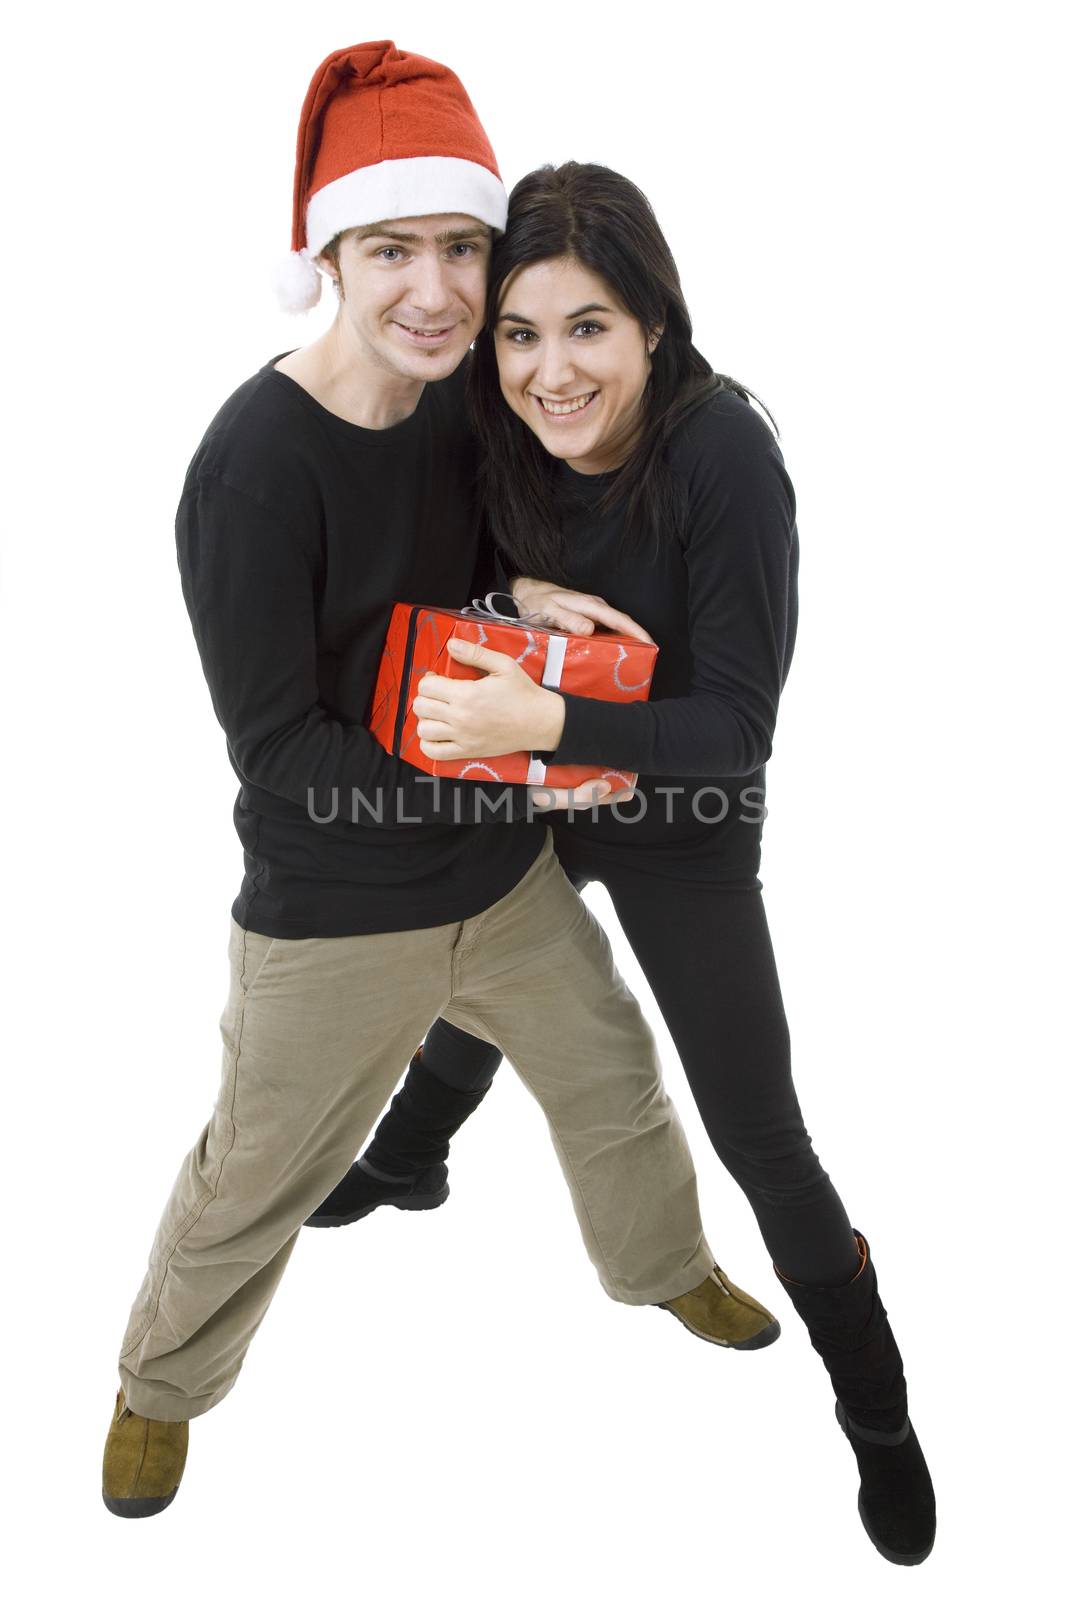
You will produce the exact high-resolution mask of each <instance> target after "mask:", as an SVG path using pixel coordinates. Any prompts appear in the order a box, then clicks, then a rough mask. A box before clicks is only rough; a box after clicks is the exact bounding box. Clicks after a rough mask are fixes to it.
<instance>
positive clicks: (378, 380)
mask: <svg viewBox="0 0 1067 1600" xmlns="http://www.w3.org/2000/svg"><path fill="white" fill-rule="evenodd" d="M275 370H276V371H277V372H284V373H285V375H286V376H287V377H289V378H292V379H293V380H294V382H296V383H298V384H300V386H301V388H302V389H306V390H307V392H308V393H309V394H310V395H311V397H312V399H314V400H317V401H318V403H319V405H320V406H324V407H325V408H326V410H327V411H332V412H333V414H334V416H335V417H342V418H343V419H344V421H345V422H353V423H355V425H356V426H357V427H358V428H374V429H382V428H393V427H395V426H396V424H397V423H398V422H403V421H404V419H405V417H410V416H411V413H412V412H413V411H414V410H415V408H416V406H417V405H418V403H419V398H420V396H421V394H422V391H423V389H424V388H425V387H426V385H425V384H424V383H422V382H421V381H420V380H419V379H417V378H402V377H398V376H397V375H396V374H395V373H392V372H389V371H388V370H387V369H385V368H383V367H379V366H375V365H374V364H373V363H372V362H370V361H368V360H367V358H366V356H365V355H364V354H363V352H362V351H361V350H360V349H359V348H358V347H357V345H356V343H355V340H354V337H353V335H352V334H351V333H350V332H349V331H348V330H347V328H346V325H345V323H344V321H343V319H342V318H341V317H340V316H338V318H337V319H336V321H335V322H334V323H333V324H332V325H331V327H329V328H328V329H327V330H326V332H325V333H324V334H322V335H321V336H320V337H319V338H318V339H316V340H314V341H313V343H311V344H309V345H305V346H304V348H303V349H302V350H294V351H292V352H291V354H289V355H287V356H283V357H282V359H281V360H280V361H278V362H275Z"/></svg>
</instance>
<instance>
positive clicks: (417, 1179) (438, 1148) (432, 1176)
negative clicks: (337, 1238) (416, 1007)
mask: <svg viewBox="0 0 1067 1600" xmlns="http://www.w3.org/2000/svg"><path fill="white" fill-rule="evenodd" d="M491 1083H492V1079H490V1080H489V1083H487V1084H486V1085H485V1087H484V1088H481V1089H473V1090H467V1089H456V1088H453V1087H452V1085H451V1084H448V1083H445V1082H444V1080H443V1079H441V1078H438V1077H437V1076H436V1075H435V1074H434V1073H432V1072H430V1071H429V1070H428V1069H427V1068H426V1067H425V1066H424V1065H423V1062H422V1046H421V1045H420V1046H419V1048H418V1049H417V1050H416V1052H415V1054H414V1056H413V1057H412V1059H411V1064H410V1066H409V1067H408V1070H407V1076H406V1077H405V1079H404V1082H403V1084H402V1085H401V1087H400V1089H399V1091H398V1092H397V1093H396V1094H395V1095H394V1096H393V1099H392V1103H391V1105H390V1107H389V1109H388V1111H387V1112H386V1113H385V1116H384V1117H383V1118H382V1120H381V1122H380V1123H379V1124H378V1127H377V1129H376V1131H375V1134H374V1138H373V1139H372V1141H371V1143H370V1144H369V1145H368V1146H367V1149H366V1150H365V1151H364V1152H363V1154H362V1156H360V1158H359V1160H358V1161H357V1162H355V1163H354V1165H353V1166H351V1167H350V1168H349V1170H348V1171H347V1172H346V1173H345V1175H344V1177H343V1178H342V1179H341V1181H340V1183H339V1184H338V1185H337V1186H336V1188H334V1189H331V1191H330V1193H329V1194H328V1195H327V1196H326V1198H325V1200H323V1201H322V1203H321V1204H320V1205H319V1206H317V1207H316V1209H315V1210H314V1211H313V1212H312V1213H311V1216H310V1217H308V1219H307V1221H306V1222H305V1224H304V1226H305V1227H307V1228H336V1227H343V1226H344V1225H345V1224H346V1223H349V1222H358V1221H359V1219H360V1218H361V1217H365V1216H368V1215H369V1214H370V1212H372V1211H376V1210H377V1209H378V1207H379V1206H395V1207H396V1208H397V1210H398V1211H429V1210H432V1209H434V1208H435V1207H437V1206H440V1205H443V1204H444V1202H445V1201H446V1200H447V1199H448V1168H447V1167H446V1166H445V1159H446V1157H447V1155H448V1149H449V1140H450V1139H451V1138H452V1136H453V1134H455V1133H456V1131H457V1130H458V1129H459V1128H461V1127H462V1126H463V1124H464V1123H465V1122H466V1120H467V1118H468V1117H469V1116H470V1114H471V1112H472V1111H474V1110H475V1108H476V1107H477V1106H479V1105H480V1104H481V1103H482V1101H483V1100H484V1099H485V1096H486V1094H487V1093H488V1092H489V1088H490V1085H491Z"/></svg>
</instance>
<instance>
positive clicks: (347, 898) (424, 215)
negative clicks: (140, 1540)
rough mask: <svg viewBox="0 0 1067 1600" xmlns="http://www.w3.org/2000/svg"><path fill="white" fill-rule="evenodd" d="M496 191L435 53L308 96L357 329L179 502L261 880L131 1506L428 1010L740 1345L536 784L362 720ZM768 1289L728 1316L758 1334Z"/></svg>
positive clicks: (449, 518) (436, 575) (131, 1449)
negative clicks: (500, 1057)
mask: <svg viewBox="0 0 1067 1600" xmlns="http://www.w3.org/2000/svg"><path fill="white" fill-rule="evenodd" d="M505 210H506V201H505V194H504V189H503V186H502V184H501V182H500V178H499V175H498V173H497V170H496V164H495V160H494V158H493V154H492V151H491V149H490V147H489V144H488V142H487V141H486V139H485V135H484V133H483V131H482V129H481V126H480V124H479V122H478V119H477V117H476V115H475V113H474V110H473V107H472V106H471V104H470V102H469V100H468V99H467V96H466V94H465V93H464V91H463V89H462V86H461V85H460V84H459V83H458V81H457V80H456V79H455V77H454V76H453V75H452V74H451V73H450V72H449V71H448V70H447V69H446V68H444V67H441V66H439V65H437V64H436V63H434V62H430V61H427V60H425V59H422V58H419V57H417V56H412V55H408V54H405V53H404V52H401V51H398V50H396V49H395V47H394V46H393V45H392V44H391V43H379V44H368V45H359V46H355V47H352V48H350V49H347V50H341V51H337V52H335V53H334V54H333V55H331V56H330V57H328V58H327V60H326V61H325V62H324V63H323V64H322V66H321V67H320V68H319V70H318V72H317V73H316V74H315V77H314V78H313V80H312V83H311V87H310V89H309V91H308V95H307V98H306V100H305V103H304V110H303V114H302V117H301V125H300V134H299V138H298V146H297V166H296V183H295V198H294V218H293V246H294V254H293V258H292V260H291V262H290V268H291V274H290V278H289V284H288V300H289V304H290V305H297V306H307V305H309V304H312V303H314V300H315V299H316V298H317V294H318V285H319V281H320V280H319V277H318V272H317V270H316V267H315V265H314V262H315V259H316V258H319V259H321V261H322V265H323V270H324V271H325V272H327V273H328V275H329V276H331V277H332V278H334V279H335V281H336V283H337V285H338V288H339V294H340V303H339V307H338V313H337V317H336V320H335V322H334V323H333V325H332V327H331V328H330V329H329V331H328V332H327V333H326V334H324V335H323V337H322V338H321V339H319V340H317V341H315V342H314V343H313V344H312V345H310V346H308V347H307V348H306V349H304V350H299V351H294V352H291V353H290V354H289V355H287V356H285V357H283V358H281V359H280V360H275V361H272V362H268V363H267V365H266V366H264V367H263V368H261V369H260V371H259V372H257V373H256V374H255V375H254V376H253V377H252V378H250V379H249V380H248V381H247V382H246V383H244V384H242V385H241V387H240V388H239V389H238V390H237V391H236V393H235V394H233V395H232V396H231V397H230V399H229V400H228V401H227V402H226V403H225V405H224V406H223V407H222V409H221V411H220V412H219V413H218V415H217V416H216V418H215V419H214V421H213V422H212V424H211V426H210V427H209V428H208V431H207V433H206V434H205V436H204V439H203V441H202V443H201V445H200V447H199V449H198V450H197V452H196V454H195V455H194V457H193V460H192V463H191V465H190V467H189V472H188V475H187V478H186V483H185V488H184V492H183V495H182V499H181V503H180V506H179V509H178V516H177V541H178V558H179V565H180V568H181V575H182V584H183V590H184V593H185V598H186V602H187V605H188V608H189V613H190V617H191V619H192V624H193V629H194V633H195V635H196V640H197V644H198V647H199V650H200V654H201V659H202V662H203V666H204V672H205V676H206V678H207V682H208V685H209V688H210V691H211V696H212V701H213V704H214V708H215V711H216V714H217V716H218V719H219V721H220V723H221V724H222V727H223V729H224V730H225V732H226V736H227V743H228V747H229V752H230V757H231V761H232V763H233V765H234V768H235V770H236V772H237V774H238V776H239V778H240V780H241V790H240V794H239V796H238V800H237V804H236V807H235V812H234V818H235V823H236V826H237V831H238V834H239V836H240V838H241V841H242V844H243V846H244V852H245V877H244V882H243V884H242V887H241V891H240V893H239V895H238V897H237V900H236V901H235V903H234V906H233V918H232V925H231V937H230V973H231V983H230V994H229V999H228V1002H227V1006H226V1010H225V1012H224V1015H223V1019H222V1033H223V1040H224V1045H225V1050H224V1057H223V1069H222V1082H221V1087H220V1091H219V1096H218V1099H217V1101H216V1104H215V1108H214V1113H213V1115H212V1117H211V1120H210V1121H209V1122H208V1124H207V1126H206V1127H205V1128H204V1130H203V1132H202V1133H201V1136H200V1138H199V1140H198V1141H197V1143H196V1144H195V1145H194V1147H193V1149H192V1150H191V1151H190V1152H189V1154H188V1156H187V1157H186V1160H185V1162H184V1163H183V1166H182V1168H181V1170H180V1172H179V1174H178V1177H177V1180H176V1182H175V1185H174V1189H173V1191H172V1194H171V1196H170V1199H169V1200H168V1202H167V1206H166V1208H165V1210H164V1214H163V1217H162V1220H161V1222H160V1225H159V1229H158V1232H157V1235H156V1239H155V1242H154V1244H153V1247H152V1251H151V1254H150V1258H149V1266H148V1271H147V1273H146V1275H145V1278H144V1282H143V1284H142V1286H141V1290H140V1292H139V1294H138V1296H137V1299H136V1300H135V1302H134V1305H133V1309H132V1311H131V1314H130V1319H129V1324H128V1327H127V1330H126V1335H125V1338H124V1339H123V1342H122V1347H121V1353H120V1360H119V1371H120V1379H121V1385H122V1387H121V1388H120V1390H119V1394H118V1396H117V1398H116V1405H115V1411H114V1415H113V1418H112V1423H111V1427H110V1430H109V1433H108V1439H107V1444H106V1447H105V1455H104V1500H105V1503H106V1504H107V1506H108V1508H109V1509H110V1510H112V1511H114V1512H115V1513H117V1514H118V1515H120V1516H131V1517H136V1516H147V1515H152V1514H154V1513H156V1512H158V1511H161V1510H163V1509H164V1508H165V1507H166V1506H167V1505H169V1504H170V1502H171V1500H172V1499H173V1497H174V1495H175V1493H176V1492H177V1488H178V1484H179V1481H180V1478H181V1474H182V1470H183V1466H184V1461H185V1454H186V1449H187V1443H188V1422H189V1419H190V1418H192V1417H196V1416H199V1415H201V1414H202V1413H203V1412H205V1411H207V1410H209V1409H210V1408H211V1407H212V1406H214V1405H216V1404H217V1403H218V1402H219V1401H220V1400H221V1399H222V1398H223V1397H224V1395H225V1394H226V1393H227V1392H228V1391H229V1389H230V1388H231V1386H232V1385H233V1383H234V1381H235V1379H236V1377H237V1374H238V1372H239V1370H240V1367H241V1365H242V1362H243V1361H244V1357H245V1354H246V1352H247V1349H248V1345H249V1343H250V1341H251V1338H252V1335H253V1333H254V1332H255V1329H256V1327H257V1326H258V1324H259V1322H260V1321H261V1319H262V1317H263V1316H264V1314H265V1312H266V1310H267V1307H268V1305H269V1304H270V1300H271V1298H272V1296H273V1294H274V1290H275V1288H276V1287H277V1284H278V1281H279V1279H280V1277H281V1274H282V1272H283V1270H284V1267H285V1265H286V1262H287V1260H288V1258H289V1255H290V1253H291V1251H292V1248H293V1245H294V1244H295V1242H296V1239H297V1237H298V1235H299V1233H300V1229H301V1226H302V1224H303V1222H304V1220H305V1218H307V1217H308V1216H309V1215H310V1214H311V1213H312V1212H313V1211H314V1210H315V1208H316V1207H317V1206H318V1205H319V1203H320V1202H321V1201H322V1199H323V1198H324V1197H325V1195H327V1194H328V1193H329V1192H330V1191H331V1190H332V1189H333V1187H334V1186H335V1185H336V1183H337V1182H338V1180H339V1179H340V1177H341V1176H342V1174H343V1173H344V1172H345V1171H346V1170H347V1169H348V1166H349V1163H350V1162H351V1159H352V1156H353V1154H354V1153H355V1151H356V1150H358V1149H359V1147H360V1146H361V1144H362V1143H363V1141H364V1139H365V1137H366V1135H367V1133H368V1132H369V1130H370V1128H371V1126H372V1125H373V1123H374V1121H375V1119H376V1117H377V1115H378V1113H379V1111H380V1110H381V1108H382V1106H383V1104H384V1102H385V1100H386V1099H387V1097H388V1095H389V1092H390V1090H391V1089H392V1088H393V1086H394V1084H395V1083H396V1081H397V1079H398V1077H399V1075H400V1072H401V1071H402V1069H403V1067H404V1065H405V1064H406V1062H407V1061H408V1059H409V1058H410V1057H411V1055H412V1053H413V1051H414V1050H415V1048H416V1046H417V1045H418V1044H419V1041H420V1040H421V1039H422V1037H423V1035H424V1034H425V1033H426V1031H427V1029H428V1028H429V1026H430V1025H431V1023H432V1022H433V1021H434V1020H435V1019H436V1018H437V1017H438V1016H439V1015H444V1016H446V1017H447V1018H449V1019H451V1020H452V1021H453V1022H455V1023H456V1024H457V1025H458V1026H460V1027H463V1028H465V1029H467V1030H468V1031H470V1032H473V1033H476V1034H478V1035H479V1036H480V1037H483V1038H484V1039H486V1040H487V1041H490V1042H492V1043H493V1044H495V1045H497V1046H498V1047H499V1048H500V1049H501V1050H503V1051H504V1052H505V1054H506V1055H507V1056H508V1057H509V1058H510V1059H511V1061H512V1062H513V1063H514V1065H515V1067H516V1070H517V1071H518V1072H519V1074H520V1076H521V1077H522V1078H523V1080H524V1082H525V1083H526V1085H527V1087H528V1088H529V1089H530V1090H531V1091H532V1093H533V1094H534V1095H535V1096H536V1098H537V1099H538V1100H539V1102H540V1104H541V1106H542V1109H543V1110H544V1111H545V1114H546V1116H547V1117H548V1120H549V1124H550V1128H551V1131H552V1137H553V1140H554V1143H555V1145H556V1148H557V1152H558V1154H559V1155H560V1159H561V1162H562V1164H563V1168H564V1173H565V1175H566V1177H567V1181H568V1183H569V1184H570V1187H571V1192H572V1197H573V1199H574V1204H575V1209H576V1211H577V1214H578V1219H579V1223H580V1226H581V1229H582V1233H583V1236H584V1239H585V1243H586V1246H587V1248H588V1250H589V1254H590V1256H591V1257H592V1259H593V1261H594V1264H595V1265H596V1267H597V1271H598V1273H599V1275H600V1279H601V1282H602V1283H603V1285H604V1288H605V1289H606V1291H607V1293H608V1294H609V1295H611V1296H612V1297H613V1298H614V1299H617V1300H620V1301H622V1302H624V1303H627V1304H637V1305H641V1304H664V1303H671V1302H677V1301H679V1300H680V1298H681V1297H683V1296H684V1297H685V1306H684V1308H680V1307H679V1306H678V1305H677V1304H675V1305H672V1309H674V1310H675V1311H676V1314H678V1315H683V1313H684V1315H683V1320H685V1321H686V1322H687V1325H688V1326H690V1327H691V1328H692V1329H693V1331H695V1332H698V1333H701V1335H702V1336H705V1337H715V1338H716V1339H717V1342H727V1341H725V1340H723V1339H721V1338H719V1337H718V1334H715V1333H711V1332H709V1327H708V1324H707V1320H706V1318H704V1313H703V1312H702V1309H701V1304H702V1302H701V1298H700V1297H701V1288H702V1286H703V1285H705V1284H710V1283H711V1281H712V1280H711V1279H710V1278H709V1274H711V1273H713V1271H714V1261H713V1257H712V1255H711V1252H710V1250H709V1248H708V1246H707V1243H706V1241H705V1240H704V1237H703V1233H702V1231H701V1226H700V1218H699V1213H698V1209H697V1202H696V1184H695V1177H694V1174H693V1170H692V1164H691V1161H690V1158H689V1152H688V1148H687V1146H686V1143H685V1138H684V1135H683V1133H682V1131H681V1128H680V1125H679V1123H678V1121H677V1118H676V1116H675V1113H674V1109H673V1107H672V1106H671V1104H670V1102H669V1100H668V1099H667V1097H666V1095H665V1094H664V1092H663V1087H662V1084H661V1082H660V1080H659V1074H658V1066H657V1062H656V1056H655V1050H654V1046H653V1043H652V1039H651V1035H650V1033H649V1030H648V1028H647V1025H646V1024H645V1023H644V1020H643V1018H642V1017H641V1015H640V1012H639V1010H638V1008H637V1005H636V1003H635V1001H634V1000H633V998H632V996H630V995H629V993H628V992H627V991H626V989H625V987H624V985H623V984H622V982H621V980H620V979H619V977H618V974H617V973H616V972H615V969H614V967H613V965H612V961H611V955H610V950H609V947H608V944H607V941H606V939H605V937H604V934H603V932H602V931H601V930H600V928H599V927H598V926H597V924H596V923H595V921H594V920H593V919H592V918H591V917H590V916H589V914H588V912H587V911H586V910H585V908H584V906H583V904H582V902H581V900H580V899H579V898H578V896H577V895H576V894H575V893H574V892H573V890H572V889H571V887H570V885H569V884H568V883H567V881H566V879H565V877H564V875H563V873H562V871H561V869H560V867H559V864H558V862H557V861H556V859H555V856H554V854H553V850H552V843H551V837H550V834H549V830H546V829H544V828H542V827H541V826H540V825H538V824H537V822H536V821H535V820H533V819H531V818H529V817H527V815H526V812H525V807H521V808H520V807H518V806H516V805H513V806H512V810H513V812H515V813H517V820H513V821H509V820H507V808H506V806H505V805H503V804H502V802H506V801H512V802H515V801H516V800H518V799H521V800H523V801H525V798H526V791H525V790H518V791H514V792H513V791H510V790H508V789H507V787H506V786H503V785H490V786H485V787H484V788H482V787H481V786H478V785H475V784H470V783H445V782H441V783H439V784H438V783H435V782H432V781H430V780H428V779H426V778H425V777H424V776H422V775H420V774H418V773H416V772H415V770H414V769H413V768H411V767H407V766H406V765H405V764H404V763H403V762H401V761H398V760H397V759H395V758H394V757H391V756H387V755H386V754H385V752H384V751H383V750H382V749H381V748H380V747H379V746H378V745H377V744H376V743H375V741H374V740H373V739H372V737H371V736H370V735H369V734H368V733H367V731H366V730H365V728H364V727H363V726H362V725H361V723H362V719H363V717H364V715H365V712H366V709H367V702H368V698H369V694H370V691H371V688H372V686H373V683H374V677H375V668H376V664H377V658H378V654H379V651H380V649H381V645H382V641H383V639H384V635H385V630H386V626H387V623H388V620H389V615H390V611H391V607H392V604H393V602H394V601H396V600H398V599H403V598H412V597H425V598H428V599H430V600H432V601H434V602H436V603H438V604H441V605H444V606H455V605H462V604H464V603H465V602H466V601H467V599H468V598H469V597H470V591H471V585H472V582H473V580H474V577H475V568H476V562H477V559H478V550H477V540H476V537H475V534H474V532H473V519H472V516H471V484H472V479H473V465H472V461H471V454H470V440H469V435H468V431H467V427H466V422H465V418H464V409H463V373H462V371H461V370H460V369H461V364H462V362H463V358H464V355H465V353H466V351H467V349H468V347H469V345H470V343H471V341H472V340H473V338H474V336H475V335H476V333H477V332H478V330H479V328H480V326H481V322H482V317H483V311H484V291H485V274H486V259H487V253H488V250H489V247H490V242H491V231H492V230H494V229H496V230H499V229H501V228H502V227H503V225H504V221H505ZM350 796H351V810H350V811H349V805H348V802H349V797H350ZM338 797H341V799H340V803H339V804H338V803H337V802H338ZM591 798H592V791H589V792H587V793H586V794H585V795H584V796H583V795H580V796H579V800H580V801H581V800H582V799H586V800H587V799H591ZM487 800H488V801H489V802H492V803H494V804H497V805H498V806H499V809H497V810H495V811H492V812H490V811H488V810H487V808H486V802H487ZM318 819H327V820H318ZM479 822H480V823H481V826H476V825H475V824H477V823H479ZM547 1018H551V1020H552V1026H551V1028H549V1027H548V1026H546V1019H547ZM561 1057H562V1058H563V1060H564V1061H565V1062H566V1063H567V1066H568V1070H567V1071H566V1072H561V1071H560V1064H561ZM620 1129H622V1130H626V1132H625V1134H624V1135H623V1136H620ZM715 1294H716V1297H717V1298H718V1299H720V1300H721V1299H722V1298H723V1291H722V1288H721V1284H719V1287H718V1288H717V1289H716V1291H715ZM754 1305H755V1303H754V1302H749V1301H748V1300H747V1297H739V1298H735V1299H734V1303H733V1306H732V1307H731V1310H732V1311H733V1312H734V1313H735V1314H736V1315H738V1316H740V1317H741V1318H743V1317H744V1316H745V1315H748V1316H750V1317H751V1316H755V1317H756V1318H757V1321H758V1322H759V1326H760V1328H761V1330H762V1329H766V1328H768V1327H769V1326H770V1325H771V1324H772V1323H773V1319H772V1318H771V1317H770V1314H769V1313H767V1312H765V1311H763V1308H762V1307H756V1309H755V1310H754V1311H753V1310H752V1309H751V1307H752V1306H754ZM702 1318H703V1320H702ZM773 1326H774V1330H775V1331H776V1329H777V1325H776V1324H774V1325H773ZM735 1336H736V1329H735ZM761 1336H762V1335H761ZM772 1336H773V1335H772ZM736 1342H743V1341H741V1340H739V1339H738V1340H737V1341H736ZM764 1342H767V1339H766V1337H764Z"/></svg>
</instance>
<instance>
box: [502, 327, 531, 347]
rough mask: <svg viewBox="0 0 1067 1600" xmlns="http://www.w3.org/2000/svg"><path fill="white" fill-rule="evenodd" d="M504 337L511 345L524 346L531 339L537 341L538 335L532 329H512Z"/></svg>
mask: <svg viewBox="0 0 1067 1600" xmlns="http://www.w3.org/2000/svg"><path fill="white" fill-rule="evenodd" d="M504 337H505V339H507V340H508V342H509V343H510V344H517V345H524V344H526V343H527V341H528V340H529V339H536V338H537V335H536V333H534V331H533V329H532V328H512V330H511V332H510V333H506V334H505V335H504Z"/></svg>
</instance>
